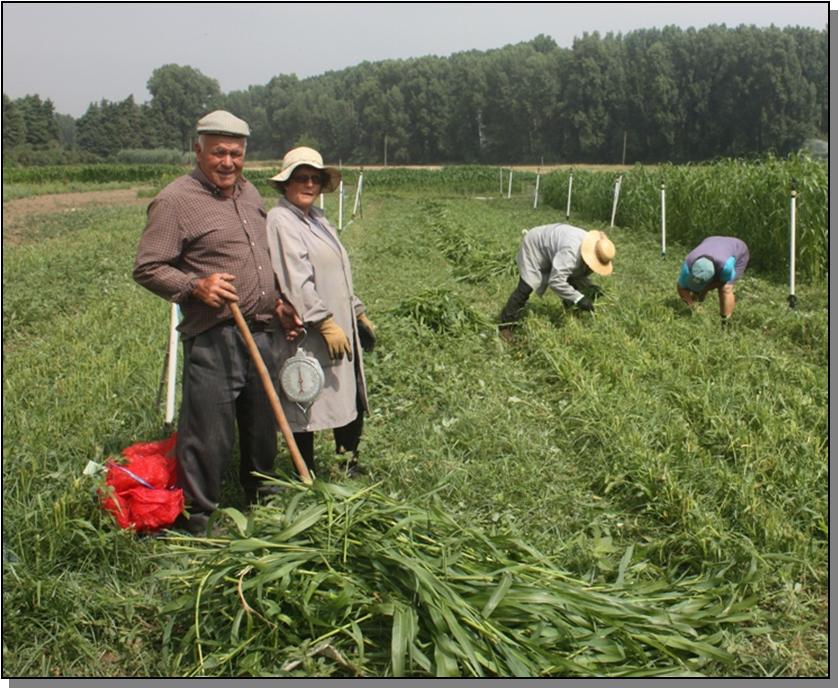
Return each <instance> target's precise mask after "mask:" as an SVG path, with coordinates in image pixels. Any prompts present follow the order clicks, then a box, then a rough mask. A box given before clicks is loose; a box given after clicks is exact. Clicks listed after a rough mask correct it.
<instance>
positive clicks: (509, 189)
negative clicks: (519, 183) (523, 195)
mask: <svg viewBox="0 0 839 688" xmlns="http://www.w3.org/2000/svg"><path fill="white" fill-rule="evenodd" d="M511 193H513V168H512V167H511V168H510V181H509V183H508V184H507V198H510V194H511Z"/></svg>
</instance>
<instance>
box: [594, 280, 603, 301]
mask: <svg viewBox="0 0 839 688" xmlns="http://www.w3.org/2000/svg"><path fill="white" fill-rule="evenodd" d="M604 293H605V292H604V291H603V287H600V286H598V285H596V284H592V285H591V300H592V301H597V299H599V298H600V297H601V296H603V294H604Z"/></svg>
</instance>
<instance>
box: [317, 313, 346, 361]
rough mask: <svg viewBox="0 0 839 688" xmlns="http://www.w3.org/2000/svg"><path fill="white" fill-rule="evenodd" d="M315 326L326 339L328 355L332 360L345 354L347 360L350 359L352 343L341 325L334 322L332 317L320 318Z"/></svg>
mask: <svg viewBox="0 0 839 688" xmlns="http://www.w3.org/2000/svg"><path fill="white" fill-rule="evenodd" d="M317 328H318V329H319V330H320V333H321V335H322V336H323V338H324V339H325V340H326V346H327V348H328V349H329V357H330V358H331V359H333V360H336V359H339V358H343V356H344V354H346V355H347V360H348V361H351V360H352V345H351V344H350V340H349V339H348V338H347V333H346V332H344V330H342V329H341V326H340V325H339V324H338V323H336V322H335V319H334V318H326V319H325V320H322V321H321V322H320V323H319V324H318V325H317Z"/></svg>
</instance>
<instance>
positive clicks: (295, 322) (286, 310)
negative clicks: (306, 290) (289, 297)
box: [274, 299, 303, 342]
mask: <svg viewBox="0 0 839 688" xmlns="http://www.w3.org/2000/svg"><path fill="white" fill-rule="evenodd" d="M274 313H275V314H276V316H277V320H279V321H280V326H281V327H282V328H283V330H284V331H285V338H286V339H287V340H288V341H290V342H291V341H293V340H295V339H296V338H297V336H298V335H299V334H300V333H301V332H302V331H303V321H302V320H301V319H300V316H299V315H298V314H297V310H296V309H295V308H294V306H292V305H291V304H290V303H289V302H288V301H285V300H283V299H277V301H276V303H275V304H274Z"/></svg>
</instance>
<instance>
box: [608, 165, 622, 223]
mask: <svg viewBox="0 0 839 688" xmlns="http://www.w3.org/2000/svg"><path fill="white" fill-rule="evenodd" d="M621 179H623V175H621V176H619V177H618V178H617V180H616V181H615V194H614V197H613V198H612V222H611V223H610V224H609V226H610V227H614V226H615V213H616V212H617V210H618V197H619V196H620V194H621Z"/></svg>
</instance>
